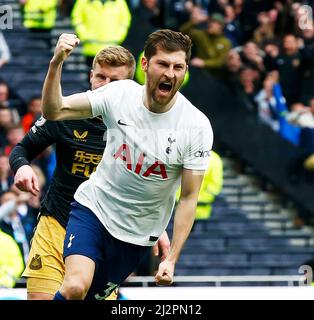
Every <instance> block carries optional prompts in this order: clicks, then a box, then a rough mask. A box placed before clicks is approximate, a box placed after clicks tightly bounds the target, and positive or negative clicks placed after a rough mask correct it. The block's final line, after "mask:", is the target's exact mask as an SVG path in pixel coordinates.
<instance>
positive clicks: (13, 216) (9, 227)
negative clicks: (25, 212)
mask: <svg viewBox="0 0 314 320" xmlns="http://www.w3.org/2000/svg"><path fill="white" fill-rule="evenodd" d="M0 201H1V205H4V204H5V203H6V202H9V201H13V202H15V204H16V205H15V206H13V207H12V209H11V211H10V213H9V214H8V215H6V216H5V217H4V218H3V219H2V221H0V228H1V229H2V231H4V232H5V233H7V234H9V235H10V236H11V237H13V238H14V240H15V241H16V242H17V244H18V246H19V248H20V250H21V253H22V255H23V258H24V259H23V260H24V264H26V261H27V257H28V254H29V243H30V239H31V236H32V232H29V233H27V232H26V229H31V228H27V227H26V226H25V225H24V220H25V217H23V216H22V215H21V214H20V213H19V212H18V204H19V197H17V196H16V194H14V193H13V192H11V191H9V192H5V193H4V194H3V195H2V196H1V198H0ZM23 202H25V200H23ZM32 227H34V226H32ZM31 231H32V230H31Z"/></svg>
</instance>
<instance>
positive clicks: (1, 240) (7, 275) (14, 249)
mask: <svg viewBox="0 0 314 320" xmlns="http://www.w3.org/2000/svg"><path fill="white" fill-rule="evenodd" d="M0 252H1V254H0V288H1V287H5V288H13V287H14V286H15V283H16V279H17V278H19V277H20V275H21V273H22V271H23V269H24V261H23V257H22V253H21V251H20V248H19V246H18V244H17V243H16V242H15V240H14V239H13V238H12V237H11V236H10V235H8V234H6V233H4V232H3V231H1V229H0Z"/></svg>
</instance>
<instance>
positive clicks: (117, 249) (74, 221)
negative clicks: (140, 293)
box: [63, 201, 151, 300]
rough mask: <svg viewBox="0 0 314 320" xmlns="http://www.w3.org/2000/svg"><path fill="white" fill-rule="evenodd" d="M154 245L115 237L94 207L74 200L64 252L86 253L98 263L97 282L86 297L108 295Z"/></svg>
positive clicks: (101, 298) (90, 298)
mask: <svg viewBox="0 0 314 320" xmlns="http://www.w3.org/2000/svg"><path fill="white" fill-rule="evenodd" d="M150 249H151V247H147V246H139V245H135V244H132V243H128V242H123V241H121V240H118V239H116V238H114V237H113V236H112V235H111V234H110V233H109V232H108V231H107V229H106V228H105V227H104V226H103V225H102V223H101V222H100V221H99V219H98V218H97V217H96V215H95V214H94V213H93V212H92V211H91V210H90V209H88V208H87V207H85V206H83V205H81V204H79V203H78V202H76V201H74V202H73V203H72V204H71V213H70V219H69V223H68V225H67V229H66V236H65V240H64V251H63V256H64V258H66V257H67V256H70V255H74V254H78V255H83V256H86V257H89V258H90V259H92V260H93V261H94V262H95V263H96V270H95V274H94V278H93V282H92V285H91V287H90V289H89V291H88V294H87V296H86V298H85V299H87V300H95V299H97V300H103V299H105V298H106V297H108V296H109V295H110V294H111V293H112V291H113V290H114V289H116V288H117V286H119V285H120V284H121V283H122V282H123V281H124V280H125V279H126V278H127V277H128V276H129V275H130V273H132V272H133V271H134V270H135V269H136V267H137V266H138V265H139V264H140V262H141V261H142V259H144V258H145V256H146V255H147V254H149V252H150Z"/></svg>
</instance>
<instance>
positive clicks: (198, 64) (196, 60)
mask: <svg viewBox="0 0 314 320" xmlns="http://www.w3.org/2000/svg"><path fill="white" fill-rule="evenodd" d="M191 65H192V66H193V67H198V68H203V67H205V62H204V60H203V59H200V58H193V59H192V60H191Z"/></svg>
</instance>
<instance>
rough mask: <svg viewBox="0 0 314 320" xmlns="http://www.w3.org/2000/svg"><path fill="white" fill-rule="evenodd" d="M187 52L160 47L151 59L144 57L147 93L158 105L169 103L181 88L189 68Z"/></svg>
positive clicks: (143, 64) (143, 65)
mask: <svg viewBox="0 0 314 320" xmlns="http://www.w3.org/2000/svg"><path fill="white" fill-rule="evenodd" d="M185 58H186V56H185V52H184V51H175V52H166V51H163V50H161V49H158V50H157V52H156V54H155V55H154V56H153V57H151V59H150V60H149V61H147V59H146V58H145V57H144V58H143V60H142V67H143V69H144V71H146V86H147V89H148V90H147V93H148V94H149V95H150V96H151V98H152V99H153V101H154V102H155V103H157V104H158V105H167V104H168V103H169V102H170V101H171V100H172V98H173V97H174V95H175V94H176V92H177V91H178V89H179V88H180V86H181V84H182V82H183V80H184V76H185V73H186V70H187V65H186V62H185Z"/></svg>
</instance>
